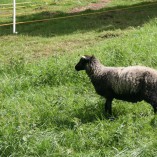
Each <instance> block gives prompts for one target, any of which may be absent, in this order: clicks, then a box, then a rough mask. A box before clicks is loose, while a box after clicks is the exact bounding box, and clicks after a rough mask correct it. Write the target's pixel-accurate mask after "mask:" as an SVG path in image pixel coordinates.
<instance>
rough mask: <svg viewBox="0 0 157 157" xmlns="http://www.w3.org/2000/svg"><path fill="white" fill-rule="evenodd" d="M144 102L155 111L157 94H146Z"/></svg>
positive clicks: (156, 110)
mask: <svg viewBox="0 0 157 157" xmlns="http://www.w3.org/2000/svg"><path fill="white" fill-rule="evenodd" d="M146 102H148V103H150V104H151V106H152V107H153V109H154V113H157V96H156V95H155V96H154V94H152V93H151V96H148V99H147V100H146Z"/></svg>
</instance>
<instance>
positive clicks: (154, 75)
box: [109, 66, 157, 94]
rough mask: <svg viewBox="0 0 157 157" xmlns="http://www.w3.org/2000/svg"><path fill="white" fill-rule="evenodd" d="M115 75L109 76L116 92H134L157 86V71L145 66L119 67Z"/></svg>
mask: <svg viewBox="0 0 157 157" xmlns="http://www.w3.org/2000/svg"><path fill="white" fill-rule="evenodd" d="M115 71H116V72H115V73H114V75H113V76H111V75H110V76H109V80H110V81H111V82H112V89H113V91H114V92H115V93H116V94H132V93H138V92H139V91H140V90H143V89H144V88H145V86H146V85H147V86H149V87H148V88H151V86H152V88H153V87H154V88H156V87H157V71H156V70H154V69H151V68H148V67H143V66H130V67H125V68H117V69H116V70H115Z"/></svg>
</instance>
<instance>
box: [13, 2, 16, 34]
mask: <svg viewBox="0 0 157 157" xmlns="http://www.w3.org/2000/svg"><path fill="white" fill-rule="evenodd" d="M16 33H17V32H16V0H13V34H16Z"/></svg>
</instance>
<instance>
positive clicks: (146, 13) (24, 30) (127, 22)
mask: <svg viewBox="0 0 157 157" xmlns="http://www.w3.org/2000/svg"><path fill="white" fill-rule="evenodd" d="M156 8H157V2H145V3H139V4H135V5H132V6H117V7H111V8H104V9H101V10H98V11H92V10H86V11H84V12H80V13H64V12H58V13H57V14H55V15H53V17H66V16H73V15H82V14H86V13H97V12H100V11H102V12H103V11H107V10H115V11H109V12H104V13H101V14H91V15H89V16H76V17H71V18H66V19H58V20H55V19H54V20H51V21H47V22H42V23H40V22H37V23H33V24H20V25H17V31H18V32H19V33H20V34H24V35H29V36H42V37H52V36H58V35H68V34H71V33H74V32H78V31H81V32H87V31H91V30H95V31H98V32H101V31H107V30H110V31H111V30H115V29H127V28H128V27H138V26H142V25H143V24H145V23H147V22H149V20H151V19H153V18H155V17H157V11H156ZM120 9H122V10H120ZM52 14H53V13H51V12H42V13H37V14H32V15H27V16H19V17H18V18H17V21H32V20H36V19H45V18H50V17H51V16H52ZM10 33H12V26H6V27H0V36H2V35H7V34H10Z"/></svg>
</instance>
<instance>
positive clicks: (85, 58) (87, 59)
mask: <svg viewBox="0 0 157 157" xmlns="http://www.w3.org/2000/svg"><path fill="white" fill-rule="evenodd" d="M81 58H82V59H84V60H86V61H89V60H90V59H91V56H87V55H86V56H82V57H81Z"/></svg>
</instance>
